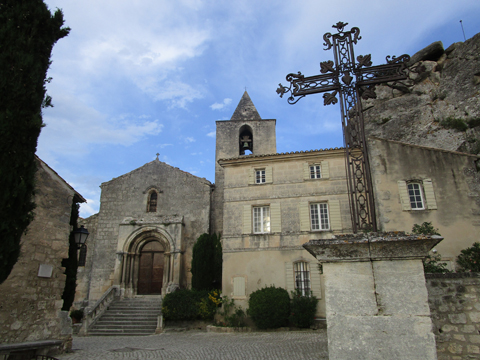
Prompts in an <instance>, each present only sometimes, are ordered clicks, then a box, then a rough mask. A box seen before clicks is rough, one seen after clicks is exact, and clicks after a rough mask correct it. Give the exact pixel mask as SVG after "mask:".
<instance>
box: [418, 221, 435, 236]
mask: <svg viewBox="0 0 480 360" xmlns="http://www.w3.org/2000/svg"><path fill="white" fill-rule="evenodd" d="M412 233H413V234H423V235H440V234H439V233H438V229H435V228H434V227H433V225H432V223H431V222H427V221H425V222H424V223H423V224H422V225H418V224H414V225H413V228H412Z"/></svg>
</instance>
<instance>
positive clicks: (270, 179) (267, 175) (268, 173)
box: [265, 166, 273, 183]
mask: <svg viewBox="0 0 480 360" xmlns="http://www.w3.org/2000/svg"><path fill="white" fill-rule="evenodd" d="M272 172H273V171H272V167H271V166H267V167H266V168H265V182H266V183H272V182H273V176H272Z"/></svg>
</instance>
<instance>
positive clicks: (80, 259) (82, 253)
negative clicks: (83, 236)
mask: <svg viewBox="0 0 480 360" xmlns="http://www.w3.org/2000/svg"><path fill="white" fill-rule="evenodd" d="M86 261H87V245H86V244H83V245H82V247H81V248H80V254H79V255H78V266H85V262H86Z"/></svg>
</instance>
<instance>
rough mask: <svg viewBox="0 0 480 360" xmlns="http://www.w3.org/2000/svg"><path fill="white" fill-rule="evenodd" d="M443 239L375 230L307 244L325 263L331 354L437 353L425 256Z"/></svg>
mask: <svg viewBox="0 0 480 360" xmlns="http://www.w3.org/2000/svg"><path fill="white" fill-rule="evenodd" d="M442 239H443V238H441V237H440V236H417V235H415V236H407V235H405V234H404V233H388V234H383V233H382V234H379V233H372V234H369V235H363V234H362V235H344V236H337V238H336V239H333V240H312V241H310V242H309V243H307V244H305V245H304V248H305V249H307V250H308V251H309V252H310V253H311V254H312V255H314V256H315V257H316V258H317V259H318V261H319V262H320V263H322V264H323V273H324V278H325V302H326V314H327V334H328V348H329V350H328V351H329V359H330V360H340V359H342V360H347V359H348V360H350V359H369V360H370V359H378V360H384V359H389V360H390V359H405V360H406V359H408V360H412V359H418V360H420V359H421V360H434V359H437V353H436V346H435V336H434V334H433V332H432V322H431V319H430V309H429V307H428V293H427V288H426V285H425V276H424V272H423V264H422V259H423V258H424V257H425V256H426V255H427V254H428V252H429V251H430V249H431V248H432V247H433V246H435V245H436V244H437V243H439V242H440V241H441V240H442Z"/></svg>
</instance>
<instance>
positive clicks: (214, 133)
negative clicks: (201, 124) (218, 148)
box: [207, 131, 216, 138]
mask: <svg viewBox="0 0 480 360" xmlns="http://www.w3.org/2000/svg"><path fill="white" fill-rule="evenodd" d="M207 136H209V137H212V138H214V137H215V136H216V132H215V131H212V132H209V133H208V134H207Z"/></svg>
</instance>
